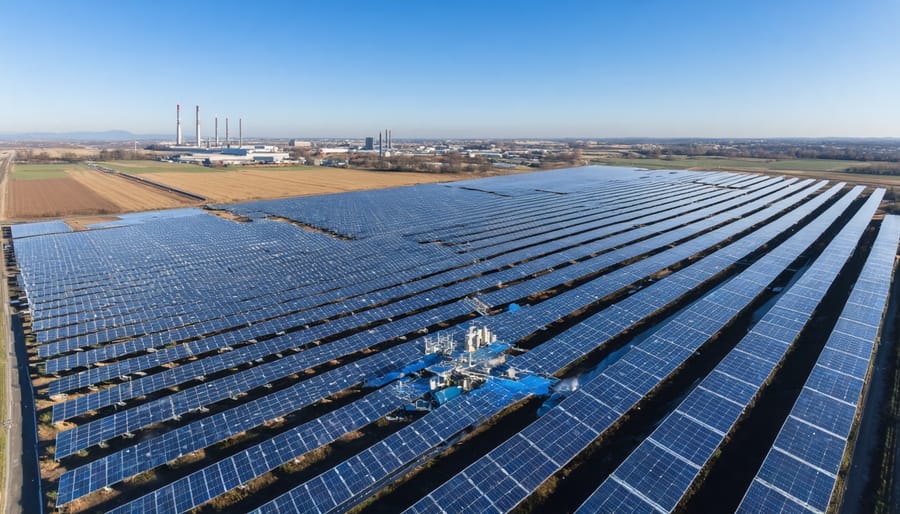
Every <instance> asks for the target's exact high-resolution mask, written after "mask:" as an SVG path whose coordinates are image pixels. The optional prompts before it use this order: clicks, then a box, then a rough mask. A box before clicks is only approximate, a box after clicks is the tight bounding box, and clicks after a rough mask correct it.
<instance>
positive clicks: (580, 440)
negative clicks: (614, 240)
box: [409, 187, 862, 512]
mask: <svg viewBox="0 0 900 514" xmlns="http://www.w3.org/2000/svg"><path fill="white" fill-rule="evenodd" d="M861 190H862V188H861V187H858V188H855V189H854V190H853V191H852V192H850V193H848V194H846V195H844V196H843V197H842V198H841V199H839V200H838V201H837V202H835V203H834V204H833V205H832V206H831V207H829V208H828V209H827V210H826V211H825V212H824V213H822V214H821V215H820V216H819V217H818V218H816V220H814V221H813V222H811V223H810V224H808V225H806V226H805V227H804V228H802V229H800V230H799V231H797V232H796V233H795V234H794V235H793V236H792V237H791V238H790V239H788V240H787V241H786V242H784V243H782V244H781V245H779V246H778V247H777V248H775V249H774V250H772V251H770V252H769V253H767V254H766V255H764V256H763V257H761V258H760V259H759V260H757V261H756V262H755V263H753V264H752V265H751V266H750V267H749V268H747V269H746V270H745V271H743V272H742V273H740V274H739V275H737V276H736V277H734V278H732V279H730V280H729V281H727V282H726V283H725V284H723V285H722V286H721V287H719V288H718V289H716V290H714V291H713V292H711V293H710V294H708V295H707V296H705V297H703V298H701V299H700V300H698V301H697V302H695V303H693V304H692V305H691V306H689V307H688V308H686V309H685V310H684V311H682V312H680V313H679V314H678V315H676V316H675V317H674V318H672V319H671V320H670V321H669V322H667V323H666V324H665V325H663V326H662V327H660V328H659V329H658V330H656V331H655V332H654V333H653V334H651V335H650V337H649V338H648V339H647V340H645V341H644V342H642V343H641V344H640V346H641V347H642V348H644V349H645V350H646V351H645V352H636V351H634V350H632V351H630V352H628V353H627V354H625V356H624V357H622V358H621V359H620V360H619V361H617V362H615V363H614V364H612V365H611V366H609V367H608V368H607V369H605V370H604V371H602V372H601V373H600V374H599V375H598V376H597V377H596V378H594V379H592V380H590V381H589V382H587V383H586V384H584V385H583V386H582V387H581V388H580V389H578V390H577V391H575V392H574V393H572V394H571V395H570V396H569V397H568V398H566V399H565V400H563V401H562V402H561V403H560V404H559V405H558V406H557V407H556V408H554V409H552V410H551V411H550V412H549V413H548V414H546V415H545V416H543V417H541V418H540V419H538V420H537V421H535V422H533V423H532V424H531V425H529V426H528V427H526V428H525V429H523V430H522V431H521V432H520V436H521V437H524V438H525V439H526V440H527V441H528V442H529V443H530V446H529V447H528V448H526V450H525V453H524V455H528V456H534V457H536V458H539V459H542V460H545V461H548V462H550V463H552V465H551V466H548V469H549V470H551V472H550V473H548V474H546V475H544V476H542V477H540V479H541V480H544V479H546V478H547V477H549V476H550V474H552V471H555V470H557V469H559V468H560V467H562V466H563V465H565V463H567V462H568V461H569V460H571V459H572V458H574V457H575V456H576V455H577V454H578V453H579V452H580V451H581V450H583V449H584V448H585V447H586V446H587V445H588V444H589V443H590V442H591V441H592V440H593V439H594V437H595V435H596V434H600V433H603V432H604V431H605V430H606V429H607V428H608V427H609V426H610V425H611V424H612V423H613V422H614V421H615V420H617V419H619V418H620V417H621V416H622V415H623V414H624V413H625V412H626V411H628V410H629V409H630V408H631V407H633V406H634V405H635V404H636V403H637V402H638V401H639V400H640V398H641V396H642V395H643V394H646V393H647V392H648V391H649V390H650V389H652V387H653V385H652V383H650V382H648V380H647V376H648V375H649V376H652V377H658V378H659V379H662V378H664V377H666V376H668V375H669V374H670V373H672V372H673V371H674V370H675V369H677V367H678V366H679V365H680V364H681V363H682V362H683V361H684V360H685V359H686V358H687V356H689V355H691V354H692V353H693V352H694V351H696V350H697V349H699V348H700V347H701V346H702V344H703V343H704V342H705V341H706V340H707V339H709V338H710V337H712V336H713V335H715V333H716V332H718V330H719V329H721V327H722V325H723V324H724V322H723V323H718V324H716V323H705V324H702V328H698V327H699V325H698V326H692V325H694V324H695V323H696V322H697V321H698V320H701V319H708V318H705V316H703V313H707V312H711V311H714V310H716V309H724V310H726V311H729V312H731V315H732V316H736V315H737V314H738V313H739V312H740V311H741V310H742V309H743V308H744V307H745V306H746V305H747V304H749V303H750V302H751V301H752V300H753V298H755V297H756V296H757V295H758V294H760V293H762V292H763V291H764V290H765V288H766V287H768V284H769V283H770V282H771V281H772V280H774V279H775V278H776V277H777V276H778V275H779V274H780V273H781V271H782V270H783V269H784V268H785V267H786V266H788V265H789V264H790V263H791V262H792V261H793V260H794V259H796V258H797V256H799V255H800V254H801V253H802V252H804V251H805V250H806V249H807V248H808V247H809V246H810V245H811V244H812V243H814V242H815V241H816V239H818V237H819V236H820V235H821V234H822V233H823V232H824V231H825V230H826V229H827V228H828V227H829V226H830V225H831V224H832V222H833V221H834V220H835V219H836V218H837V217H838V216H839V215H840V214H841V213H842V212H843V211H844V210H845V209H846V208H847V207H848V206H849V205H850V204H851V202H852V201H853V200H854V199H855V198H856V196H857V195H858V194H859V193H860V192H861ZM564 338H565V332H563V334H561V335H560V336H559V337H558V338H557V339H564ZM552 343H553V340H551V341H548V342H547V343H544V344H545V345H546V344H552ZM542 346H543V345H542ZM646 355H651V356H656V358H657V359H658V362H657V364H656V366H657V367H656V368H653V369H645V370H641V371H642V373H636V372H635V371H636V370H639V366H635V365H634V364H633V363H632V361H633V360H634V362H645V363H646V362H647V361H646V357H645V356H646ZM635 359H636V360H635ZM563 416H564V417H563ZM514 440H515V438H513V439H510V440H508V441H507V442H505V443H503V444H501V445H500V446H498V447H497V448H495V449H494V450H492V451H491V452H489V453H488V454H487V455H485V456H484V457H482V458H480V459H479V460H477V461H476V462H475V463H473V464H472V465H470V466H469V467H468V468H466V469H465V470H463V471H462V472H460V473H459V474H457V475H455V476H454V477H453V478H451V479H450V480H448V481H447V482H445V483H444V484H443V485H441V486H440V487H438V488H437V489H435V490H434V491H432V492H431V493H430V494H429V495H428V499H423V500H422V501H420V502H419V503H417V504H416V505H413V506H412V507H411V508H410V509H409V511H410V512H425V511H427V510H429V508H430V506H431V505H434V504H437V505H445V504H447V502H450V501H451V500H452V499H457V500H455V501H457V503H458V498H462V497H464V495H465V491H468V490H471V488H472V486H474V487H476V488H477V489H478V490H480V491H481V493H482V494H481V496H482V497H484V498H486V499H487V500H488V501H489V502H490V504H491V505H492V506H493V507H492V509H491V510H497V511H506V510H509V509H511V508H512V507H513V506H515V505H517V504H518V503H519V502H521V501H522V500H523V499H525V497H527V496H528V494H529V493H530V490H529V491H524V492H523V490H522V489H524V488H520V489H517V490H510V489H508V488H499V487H496V486H495V484H494V482H493V481H492V480H491V478H490V477H496V476H503V475H508V476H510V477H511V478H512V479H513V480H518V479H519V478H520V476H521V472H520V473H517V472H516V471H515V470H514V469H513V467H512V466H509V465H507V466H504V465H502V464H499V463H498V460H499V459H501V456H504V455H508V454H509V453H510V452H511V451H513V450H512V442H511V441H514ZM654 448H655V449H659V446H656V445H654ZM654 451H655V450H654ZM522 456H523V454H520V455H514V456H513V458H521V457H522ZM679 462H680V463H682V464H684V465H685V466H682V467H679V465H677V464H673V465H672V466H673V468H672V469H675V468H678V469H679V470H680V471H678V473H676V474H677V476H678V477H681V478H680V479H684V478H685V477H688V475H689V474H690V473H689V471H688V470H689V469H692V468H691V466H689V465H687V464H686V463H684V462H683V461H679ZM687 481H688V483H689V482H690V479H688V480H687ZM677 497H678V495H675V494H672V493H670V492H669V491H663V493H662V494H658V495H657V498H658V499H659V500H661V501H668V502H672V501H674V500H673V498H674V499H677ZM479 501H483V500H481V499H480V500H479ZM470 506H471V505H456V507H461V508H460V509H459V510H460V511H466V510H468V508H469V507H470ZM507 506H508V508H507Z"/></svg>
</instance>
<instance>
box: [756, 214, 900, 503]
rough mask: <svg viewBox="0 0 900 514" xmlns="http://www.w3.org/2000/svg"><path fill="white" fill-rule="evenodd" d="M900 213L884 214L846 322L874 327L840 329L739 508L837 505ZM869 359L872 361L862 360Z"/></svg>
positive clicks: (891, 268)
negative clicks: (839, 481) (835, 497)
mask: <svg viewBox="0 0 900 514" xmlns="http://www.w3.org/2000/svg"><path fill="white" fill-rule="evenodd" d="M898 241H900V218H898V217H897V216H891V215H888V216H885V218H884V220H883V221H882V222H881V229H880V230H879V232H878V237H877V239H876V240H875V244H874V245H873V246H872V249H871V252H870V253H869V256H868V258H867V259H866V263H865V265H864V266H863V269H862V272H861V273H860V275H859V278H858V279H857V281H856V285H855V286H854V287H853V290H852V291H851V292H850V297H849V299H848V300H847V304H846V305H845V307H844V309H843V311H842V312H841V316H840V318H839V322H838V326H842V327H846V326H847V325H846V324H843V325H842V324H841V322H845V323H850V322H855V323H860V324H865V325H868V326H871V327H873V329H872V330H867V331H865V332H863V333H861V334H854V333H847V332H841V331H838V330H837V327H836V328H835V331H834V332H832V334H831V336H830V337H829V338H828V341H826V343H825V348H824V349H823V351H822V353H821V354H820V355H819V359H818V360H817V361H816V365H815V367H814V368H813V371H812V373H811V374H810V376H809V378H808V379H807V381H806V384H805V385H804V387H803V389H802V390H801V391H800V396H799V397H798V398H797V401H796V403H795V404H794V407H793V408H792V409H791V413H790V414H789V415H788V418H787V420H786V421H785V422H784V425H783V426H782V428H781V430H780V432H779V433H778V436H777V437H776V438H775V443H774V444H773V445H772V448H771V450H769V454H768V455H767V456H766V459H765V461H763V464H762V466H761V467H760V469H759V472H758V473H757V474H756V477H755V478H754V480H753V482H752V484H751V486H750V488H749V489H748V491H747V493H746V494H745V495H744V499H743V500H742V501H741V505H740V507H739V509H738V510H739V511H740V512H748V513H749V512H759V511H760V509H765V508H767V507H768V506H770V505H787V506H789V507H790V509H792V510H795V511H799V510H798V508H799V509H803V511H804V512H825V511H826V510H827V509H828V505H829V504H830V503H831V497H832V494H833V491H834V487H835V482H836V480H837V475H838V472H839V471H840V467H841V462H842V459H843V457H844V453H845V452H846V451H848V450H849V449H848V447H847V437H848V436H849V432H850V428H851V425H852V423H853V420H854V418H855V416H856V415H857V414H859V411H860V409H861V405H860V404H859V400H860V396H861V394H862V390H863V384H864V381H865V379H866V375H867V373H868V367H869V363H870V361H871V358H872V357H873V352H872V349H873V348H874V344H875V342H876V339H875V338H876V336H877V332H878V326H879V325H880V323H881V317H882V315H883V313H884V309H885V307H886V305H887V301H888V295H889V292H890V284H891V278H892V276H893V273H894V262H895V260H896V255H897V244H898ZM863 363H865V364H863Z"/></svg>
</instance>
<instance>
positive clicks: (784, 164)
mask: <svg viewBox="0 0 900 514" xmlns="http://www.w3.org/2000/svg"><path fill="white" fill-rule="evenodd" d="M865 166H869V163H867V162H862V161H838V160H831V159H794V160H787V161H775V162H773V163H772V164H771V165H770V166H769V169H771V170H800V171H844V170H846V169H847V168H860V167H865Z"/></svg>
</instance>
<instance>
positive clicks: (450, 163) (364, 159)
mask: <svg viewBox="0 0 900 514" xmlns="http://www.w3.org/2000/svg"><path fill="white" fill-rule="evenodd" d="M349 165H350V167H352V168H362V169H370V170H379V171H417V172H423V173H484V172H486V171H488V170H490V169H491V162H490V161H489V160H488V159H485V158H484V157H469V156H467V155H463V154H461V153H459V152H450V153H447V154H444V155H441V156H436V157H430V156H427V157H426V156H416V155H391V156H390V157H379V156H378V155H377V154H373V153H365V154H352V155H350V160H349Z"/></svg>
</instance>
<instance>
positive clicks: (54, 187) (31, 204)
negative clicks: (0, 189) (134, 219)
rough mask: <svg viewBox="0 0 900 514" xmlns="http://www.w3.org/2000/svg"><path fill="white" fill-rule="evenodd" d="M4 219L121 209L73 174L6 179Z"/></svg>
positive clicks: (101, 212)
mask: <svg viewBox="0 0 900 514" xmlns="http://www.w3.org/2000/svg"><path fill="white" fill-rule="evenodd" d="M6 195H7V196H6V212H5V213H4V217H5V218H6V219H30V218H47V217H50V218H55V217H61V216H75V215H83V214H111V213H114V212H119V211H121V210H122V209H121V208H120V207H119V206H117V205H116V204H115V203H113V202H112V201H110V200H108V199H106V198H104V197H103V196H102V195H100V194H99V193H97V192H96V191H94V190H92V189H90V188H89V187H87V186H85V185H84V184H82V183H81V182H79V181H77V180H75V179H74V178H72V177H68V176H63V177H59V178H42V179H34V180H27V179H26V180H22V179H18V178H15V174H13V178H11V179H10V180H9V181H7V190H6Z"/></svg>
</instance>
